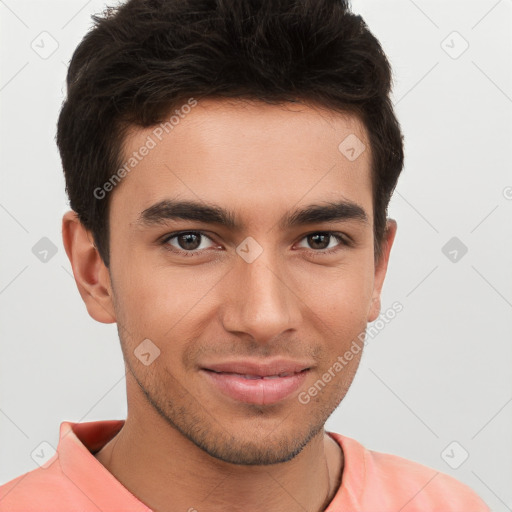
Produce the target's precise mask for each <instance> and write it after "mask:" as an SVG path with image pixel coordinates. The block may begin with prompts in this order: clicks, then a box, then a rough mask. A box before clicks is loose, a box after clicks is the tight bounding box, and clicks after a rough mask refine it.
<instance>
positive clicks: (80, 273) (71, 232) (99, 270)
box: [62, 210, 116, 324]
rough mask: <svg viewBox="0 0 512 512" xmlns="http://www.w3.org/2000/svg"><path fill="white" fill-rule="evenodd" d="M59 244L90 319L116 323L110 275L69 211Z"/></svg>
mask: <svg viewBox="0 0 512 512" xmlns="http://www.w3.org/2000/svg"><path fill="white" fill-rule="evenodd" d="M62 240H63V242H64V248H65V249H66V254H67V255H68V258H69V261H70V263H71V267H72V268H73V275H74V276H75V281H76V285H77V287H78V291H79V292H80V296H81V297H82V300H83V301H84V302H85V306H86V307H87V311H88V312H89V315H91V316H92V318H94V320H97V321H98V322H102V323H105V324H111V323H113V322H115V321H116V318H115V313H114V304H113V295H112V285H111V282H110V274H109V272H108V269H107V267H106V266H105V264H104V263H103V260H102V259H101V256H100V254H99V252H98V250H97V249H96V246H95V245H94V242H93V237H92V233H91V232H90V231H88V230H87V229H85V227H84V226H83V224H82V223H81V222H80V220H79V219H78V216H77V214H76V212H74V211H72V210H71V211H69V212H66V213H65V214H64V217H63V218H62Z"/></svg>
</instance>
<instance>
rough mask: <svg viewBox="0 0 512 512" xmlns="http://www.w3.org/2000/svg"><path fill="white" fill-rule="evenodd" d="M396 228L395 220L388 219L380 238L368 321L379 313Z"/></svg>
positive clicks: (371, 320)
mask: <svg viewBox="0 0 512 512" xmlns="http://www.w3.org/2000/svg"><path fill="white" fill-rule="evenodd" d="M396 230H397V224H396V221H395V220H393V219H388V220H387V222H386V231H385V233H384V239H383V240H382V253H381V255H380V258H379V260H378V261H377V262H376V264H375V277H374V281H373V295H372V302H371V304H370V309H369V311H368V322H373V321H374V320H376V319H377V318H378V316H379V314H380V308H381V302H380V296H381V291H382V285H383V284H384V278H385V277H386V271H387V269H388V262H389V253H390V252H391V247H392V245H393V241H394V240H395V235H396Z"/></svg>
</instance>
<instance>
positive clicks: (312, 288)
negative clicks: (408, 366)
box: [63, 99, 396, 512]
mask: <svg viewBox="0 0 512 512" xmlns="http://www.w3.org/2000/svg"><path fill="white" fill-rule="evenodd" d="M152 130H153V129H152V128H149V129H135V128H134V129H133V130H132V131H131V132H130V133H129V135H128V136H127V138H126V143H125V156H127V157H128V156H129V155H130V154H131V153H132V152H133V151H136V150H137V149H138V148H140V147H141V146H142V145H143V144H144V142H145V141H146V140H147V136H148V135H151V133H152ZM349 134H355V135H356V136H357V137H358V138H359V139H360V140H362V141H363V142H364V143H365V144H366V150H365V151H364V152H363V153H362V154H361V155H360V156H359V157H358V158H357V159H356V160H354V161H349V160H348V159H347V158H345V157H344V156H343V155H342V154H341V153H340V151H339V150H338V145H339V144H340V142H341V141H343V140H344V139H345V137H347V136H348V135H349ZM370 158H371V150H370V146H369V143H368V135H367V132H366V130H365V128H364V126H363V125H362V124H361V123H360V122H359V121H358V119H357V118H356V117H354V116H352V115H349V114H340V113H334V112H329V111H325V110H323V109H321V108H319V107H313V106H306V105H304V104H301V105H299V104H287V105H286V106H283V105H267V104H262V103H258V102H242V101H234V100H231V101H228V100H225V99H224V100H217V99H208V100H202V101H200V102H199V103H198V105H197V106H195V107H194V108H193V109H192V111H191V112H190V113H189V114H188V115H187V116H185V118H184V119H181V120H180V123H179V124H178V125H177V126H176V127H175V128H174V130H173V131H172V132H171V133H170V134H168V135H166V136H165V137H164V138H163V139H162V141H161V142H159V143H158V144H157V146H156V147H155V148H154V149H152V150H151V151H150V153H149V154H148V155H147V156H146V157H145V158H144V159H142V161H141V162H140V163H138V165H137V166H136V168H135V169H134V170H133V171H132V172H131V173H130V174H128V175H127V176H126V177H125V178H124V179H123V180H122V182H121V183H120V184H119V185H118V186H117V187H116V188H115V189H114V190H113V191H112V192H111V194H112V195H111V197H110V200H111V204H110V212H109V221H110V227H111V228H110V258H111V259H110V261H111V264H110V268H109V269H107V268H106V267H105V265H104V264H103V262H102V260H101V258H100V256H99V254H98V251H97V250H96V248H95V247H94V244H93V242H92V235H91V233H89V232H88V231H87V230H85V229H84V227H83V226H82V225H81V224H80V222H79V221H78V220H77V217H76V215H75V214H74V212H71V211H70V212H67V213H66V214H65V215H64V218H63V240H64V245H65V248H66V252H67V254H68V257H69V259H70V262H71V265H72V267H73V272H74V276H75V279H76V283H77V286H78V289H79V291H80V294H81V296H82V298H83V300H84V302H85V304H86V306H87V310H88V312H89V314H90V315H91V316H92V317H93V318H94V319H95V320H97V321H99V322H104V323H111V322H117V324H118V331H119V336H120V340H121V346H122V349H123V354H124V359H125V366H126V370H127V371H126V385H127V399H128V415H127V419H126V423H125V425H124V427H123V428H122V429H121V431H120V432H119V434H117V436H115V437H114V438H113V439H112V440H111V441H110V442H109V443H107V444H106V445H105V446H104V447H103V449H102V450H101V451H99V452H98V453H96V454H95V456H96V458H97V459H98V460H99V461H100V462H101V463H102V464H103V465H104V466H105V467H106V468H107V469H108V470H109V471H110V472H111V473H112V474H113V475H114V476H115V477H116V478H117V479H118V480H119V481H120V482H121V483H122V484H123V485H124V486H125V487H126V488H128V489H129V490H130V491H131V492H132V493H133V494H134V495H135V496H137V497H138V498H139V499H140V500H141V501H142V502H144V503H145V504H147V505H148V506H149V507H151V508H152V509H153V510H155V511H157V512H174V511H183V510H189V509H190V508H195V509H197V510H198V511H199V512H200V511H201V510H208V511H209V512H216V511H221V510H227V509H229V510H247V504H250V510H251V511H255V512H259V511H261V512H268V510H273V511H277V512H279V511H283V512H284V511H287V512H289V511H295V510H297V511H303V510H308V511H319V510H324V509H325V507H326V506H327V504H328V503H329V501H330V500H331V499H332V498H333V496H334V494H335V493H336V491H337V490H338V487H339V484H340V479H341V475H342V471H343V464H344V459H343V453H342V450H341V448H340V447H339V445H338V444H337V443H336V442H334V441H333V439H332V438H331V437H330V436H329V435H328V434H326V432H325V430H324V424H325V421H326V420H327V418H328V417H329V416H330V414H331V413H332V412H333V410H334V409H335V408H336V407H337V406H338V404H339V403H340V401H341V400H342V399H343V397H344V396H345V394H346V393H347V391H348V389H349V387H350V385H351V383H352V380H353V378H354V375H355V372H356V370H357V367H358V365H359V361H360V357H361V354H362V351H360V352H359V354H357V355H355V356H354V358H353V359H352V360H351V361H350V363H349V364H348V365H347V366H345V367H344V368H343V370H342V371H341V372H338V373H337V374H336V377H335V378H334V379H332V380H331V382H329V383H328V384H327V385H326V386H325V387H324V388H323V389H322V391H321V392H319V393H318V395H317V396H316V397H314V398H312V399H311V401H310V402H309V403H308V404H303V403H300V401H299V400H298V394H299V393H300V392H302V391H307V389H309V388H310V387H311V386H312V385H313V384H314V383H315V382H316V381H317V380H318V379H319V378H321V376H322V375H323V374H324V373H325V372H326V371H328V369H329V368H330V367H332V365H333V363H334V362H335V361H336V358H337V357H338V356H339V355H342V354H344V353H345V351H346V350H348V349H349V348H350V345H351V343H352V341H353V340H355V339H357V336H358V335H359V334H360V333H361V332H362V331H364V329H365V327H366V323H367V322H370V321H373V320H375V319H376V318H377V317H378V315H379V312H380V294H381V289H382V285H383V281H384V277H385V274H386V270H387V264H388V259H389V253H390V250H391V246H392V244H393V240H394V237H395V233H396V222H395V221H393V220H391V219H390V220H388V224H387V231H386V234H385V237H384V240H383V251H382V256H381V257H380V259H379V260H378V261H375V259H374V239H373V229H372V227H373V207H372V185H371V169H370ZM165 198H179V199H180V200H183V199H188V200H193V201H206V202H209V203H215V204H217V205H219V206H222V207H224V208H227V209H229V210H232V211H233V212H234V213H235V216H236V219H237V221H239V222H240V223H243V225H244V226H243V229H239V230H233V229H230V228H227V227H225V226H219V225H214V224H205V223H203V222H198V221H190V220H167V221H165V222H163V223H160V224H158V225H153V226H146V225H144V224H141V223H139V222H138V219H139V216H140V214H141V212H143V211H144V210H145V209H147V208H148V207H150V206H151V205H153V204H155V203H156V202H158V201H160V200H162V199H165ZM340 199H345V200H349V201H351V202H354V203H356V204H358V205H359V206H361V207H362V208H363V209H364V210H365V212H366V214H367V217H368V221H367V222H361V221H358V220H355V219H349V220H346V219H345V220H341V221H336V222H320V223H314V224H310V225H307V226H297V227H294V228H291V229H288V228H287V229H281V228H280V227H279V226H278V224H277V221H278V219H280V218H281V217H282V216H283V215H285V214H286V213H287V212H289V211H291V210H293V209H296V208H300V207H304V206H306V205H310V204H323V203H325V202H326V201H336V200H340ZM187 230H202V231H204V232H205V233H206V235H207V236H209V237H210V239H208V238H202V239H201V245H200V247H199V249H195V251H196V253H197V254H196V255H195V256H193V257H190V256H184V255H180V254H178V253H174V252H173V251H172V249H175V250H177V251H179V250H181V251H185V250H186V247H187V246H185V249H184V248H183V246H181V247H180V245H179V243H178V240H177V239H176V238H174V239H173V240H172V241H167V242H165V243H162V240H163V239H164V238H165V236H166V235H169V234H172V233H174V232H176V231H187ZM326 231H329V232H335V233H343V234H345V235H346V236H349V237H350V238H351V239H352V240H353V244H352V246H346V245H342V244H340V243H339V242H338V241H337V240H336V239H334V238H332V239H331V241H330V242H329V248H337V249H338V250H337V251H336V252H333V253H331V254H325V250H326V249H322V248H320V249H319V248H318V246H315V245H314V244H313V243H312V242H311V240H310V239H309V238H308V236H307V235H310V234H314V233H318V232H320V233H322V232H324V233H325V232H326ZM248 236H250V237H252V238H254V239H255V240H256V241H257V242H258V244H259V245H260V246H261V247H262V248H263V252H262V253H261V254H260V256H259V257H258V258H257V259H255V260H254V261H253V262H252V263H247V262H246V261H245V260H244V259H243V258H241V257H240V256H239V255H238V254H237V252H236V248H237V247H238V246H239V245H240V244H241V243H242V242H243V241H244V240H245V239H246V238H247V237H248ZM196 245H198V244H196ZM166 246H167V249H166ZM199 251H202V252H200V253H199ZM322 251H324V254H322ZM144 339H150V340H151V341H152V342H153V343H154V344H155V345H156V346H157V347H158V348H159V350H160V355H159V356H158V357H157V358H156V359H155V360H154V361H153V362H152V363H151V364H150V365H148V366H146V365H144V364H142V363H141V361H140V360H139V359H138V358H137V357H136V356H135V355H134V350H135V348H136V347H137V346H138V345H139V344H140V343H141V341H142V340H144ZM275 357H285V358H289V359H298V360H301V361H308V362H309V363H310V365H311V368H310V370H309V371H308V373H307V375H306V379H305V381H304V383H303V384H302V385H301V386H300V389H298V390H297V391H296V392H294V393H292V395H290V396H289V397H287V398H286V399H284V400H282V401H280V402H279V403H277V404H271V405H255V404H247V403H241V402H239V401H236V400H234V399H232V398H230V397H226V396H225V395H223V394H222V393H220V392H219V391H218V390H217V389H216V388H215V387H214V386H211V385H210V383H209V382H208V380H207V379H206V378H205V376H204V374H203V372H201V371H200V368H201V367H202V366H203V365H206V364H207V363H212V362H221V361H226V360H228V359H229V360H233V359H237V360H242V359H247V358H249V359H252V360H254V359H256V360H258V361H265V360H269V359H271V358H275Z"/></svg>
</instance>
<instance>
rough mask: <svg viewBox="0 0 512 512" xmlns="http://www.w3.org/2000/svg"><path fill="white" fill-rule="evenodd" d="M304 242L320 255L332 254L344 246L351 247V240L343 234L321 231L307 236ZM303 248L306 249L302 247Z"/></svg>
mask: <svg viewBox="0 0 512 512" xmlns="http://www.w3.org/2000/svg"><path fill="white" fill-rule="evenodd" d="M303 240H304V241H305V242H306V243H307V244H308V245H309V248H311V249H313V252H315V253H320V254H331V253H333V252H336V251H338V250H339V249H340V248H342V247H343V246H350V245H351V244H350V240H348V238H347V237H346V236H345V235H343V234H342V233H332V232H330V231H321V232H316V233H310V234H309V235H306V236H305V237H304V238H303ZM301 247H304V245H302V246H301Z"/></svg>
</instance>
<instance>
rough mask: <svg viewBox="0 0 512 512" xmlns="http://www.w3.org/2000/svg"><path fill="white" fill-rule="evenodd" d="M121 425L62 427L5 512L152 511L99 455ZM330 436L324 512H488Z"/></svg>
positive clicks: (431, 475)
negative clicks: (334, 462) (336, 483)
mask: <svg viewBox="0 0 512 512" xmlns="http://www.w3.org/2000/svg"><path fill="white" fill-rule="evenodd" d="M123 424H124V420H112V421H94V422H88V423H71V422H67V421H65V422H62V423H61V425H60V440H59V444H58V447H57V452H56V453H55V455H54V456H53V457H52V458H51V459H49V460H47V462H46V463H44V465H43V466H42V467H39V468H37V469H34V470H32V471H29V472H28V473H25V474H24V475H21V476H19V477H17V478H15V479H14V480H11V481H10V482H8V483H6V484H4V485H2V486H0V512H151V509H150V508H149V507H147V506H146V505H145V504H144V503H142V502H141V501H140V500H138V499H137V498H136V497H135V496H134V495H133V494H132V493H131V492H130V491H128V489H126V488H125V487H123V485H122V484H121V483H120V482H119V481H118V480H116V479H115V477H114V476H113V475H112V474H111V473H109V472H108V471H107V470H106V469H105V467H103V465H102V464H101V463H100V462H99V461H98V460H96V458H95V457H94V455H93V453H95V452H97V451H98V450H100V448H101V447H102V446H103V445H105V444H106V443H107V442H108V441H109V440H110V439H112V438H113V437H114V436H115V435H116V434H117V432H118V431H119V430H120V429H121V427H122V426H123ZM330 435H331V436H332V438H333V439H334V440H335V441H336V442H337V443H338V444H339V445H340V446H341V447H342V449H343V453H344V456H345V457H344V458H345V466H344V469H343V475H342V483H341V486H340V488H339V489H338V492H337V494H336V496H335V497H334V499H333V500H332V502H331V503H330V505H329V506H328V507H327V509H326V512H397V511H398V510H400V512H434V511H435V512H441V511H442V512H455V511H457V512H490V510H489V508H488V507H487V506H486V505H485V503H484V502H483V501H482V500H481V499H480V498H479V497H478V496H477V495H476V494H475V493H474V492H473V491H472V490H471V489H470V488H469V487H467V486H466V485H464V484H462V483H461V482H459V481H458V480H456V479H454V478H452V477H451V476H448V475H445V474H444V473H440V472H439V471H436V470H434V469H431V468H428V467H426V466H422V465H421V464H418V463H416V462H412V461H409V460H406V459H403V458H402V457H398V456H396V455H389V454H384V453H378V452H373V451H370V450H367V449H366V448H364V447H363V446H362V445H361V444H360V443H358V442H357V441H355V440H354V439H351V438H349V437H345V436H342V435H339V434H334V433H330ZM48 448H49V447H46V449H48ZM44 450H45V448H44V447H42V448H41V457H43V455H44Z"/></svg>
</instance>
